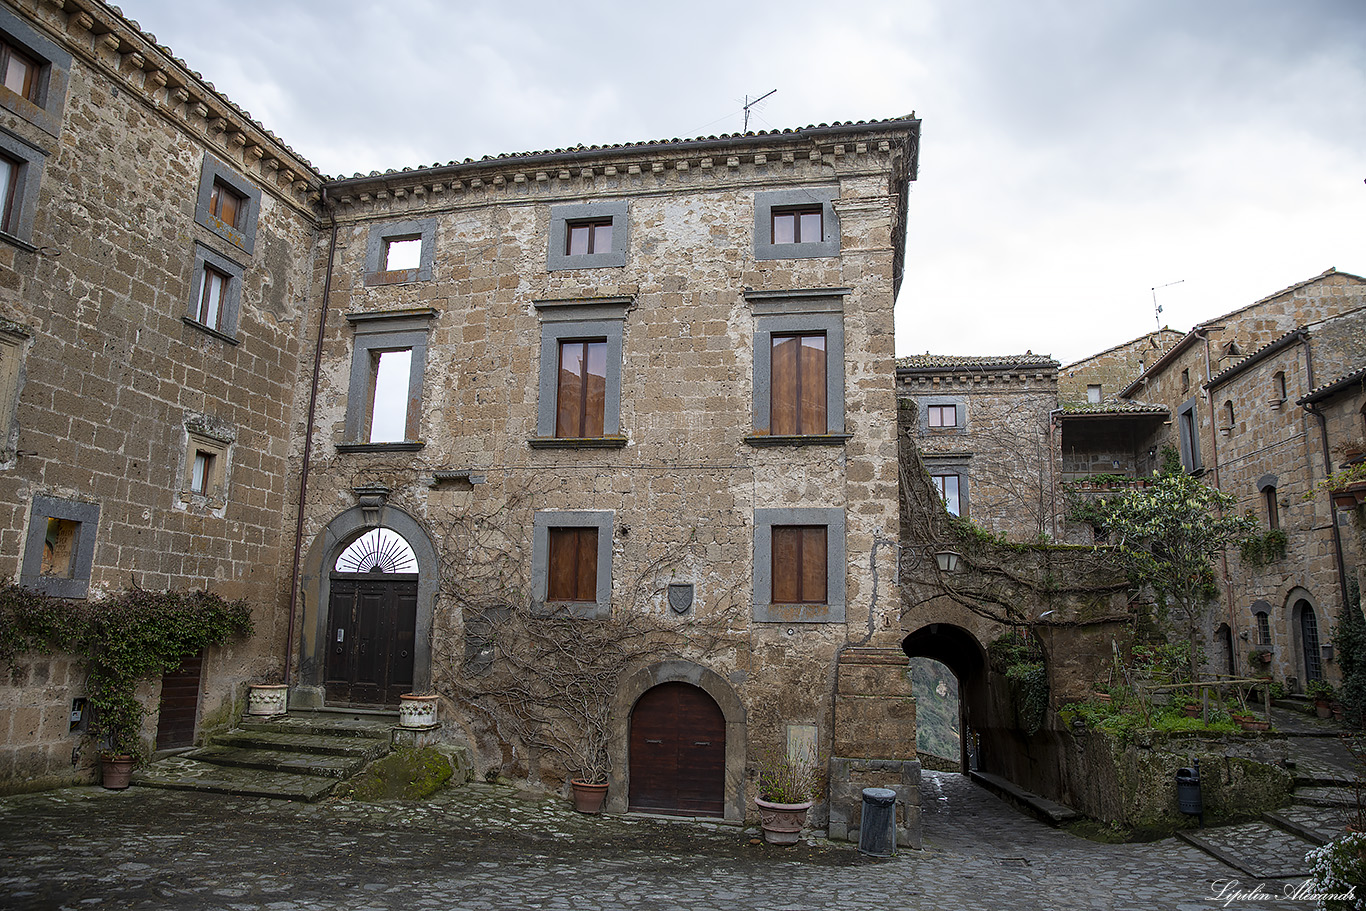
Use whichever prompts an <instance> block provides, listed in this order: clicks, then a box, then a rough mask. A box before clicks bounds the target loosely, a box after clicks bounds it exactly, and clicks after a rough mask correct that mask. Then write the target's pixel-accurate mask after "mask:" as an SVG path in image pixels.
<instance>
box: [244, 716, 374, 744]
mask: <svg viewBox="0 0 1366 911" xmlns="http://www.w3.org/2000/svg"><path fill="white" fill-rule="evenodd" d="M248 719H251V720H248ZM396 724H398V713H397V712H376V713H365V714H363V715H358V714H355V713H349V712H348V713H339V712H319V711H303V712H290V713H289V714H287V715H277V716H274V717H271V718H254V719H252V718H251V716H243V718H242V721H241V723H240V724H239V725H238V728H239V729H240V730H244V731H274V732H277V733H281V734H318V735H322V736H327V737H369V738H372V739H374V740H388V739H389V731H390V729H392V728H393V727H394V725H396Z"/></svg>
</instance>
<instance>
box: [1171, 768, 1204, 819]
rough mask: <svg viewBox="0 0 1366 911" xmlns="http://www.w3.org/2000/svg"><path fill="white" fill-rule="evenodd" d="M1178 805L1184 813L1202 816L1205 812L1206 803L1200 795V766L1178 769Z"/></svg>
mask: <svg viewBox="0 0 1366 911" xmlns="http://www.w3.org/2000/svg"><path fill="white" fill-rule="evenodd" d="M1176 807H1177V809H1179V810H1180V811H1181V812H1182V813H1189V814H1191V815H1192V816H1200V815H1202V814H1203V813H1204V812H1205V803H1204V800H1203V799H1202V798H1201V796H1200V770H1199V769H1198V768H1194V769H1190V768H1184V769H1177V770H1176Z"/></svg>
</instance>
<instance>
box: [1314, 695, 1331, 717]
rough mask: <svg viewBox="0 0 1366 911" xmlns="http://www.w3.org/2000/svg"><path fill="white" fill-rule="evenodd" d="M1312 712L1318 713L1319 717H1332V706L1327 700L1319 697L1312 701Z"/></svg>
mask: <svg viewBox="0 0 1366 911" xmlns="http://www.w3.org/2000/svg"><path fill="white" fill-rule="evenodd" d="M1314 714H1316V715H1318V716H1319V717H1320V718H1332V717H1333V708H1332V706H1330V705H1329V704H1328V703H1327V702H1325V701H1324V700H1322V699H1320V700H1318V701H1317V702H1315V703H1314Z"/></svg>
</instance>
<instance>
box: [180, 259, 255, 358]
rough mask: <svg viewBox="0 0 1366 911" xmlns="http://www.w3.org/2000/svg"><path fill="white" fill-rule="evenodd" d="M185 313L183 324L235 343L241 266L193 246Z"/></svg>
mask: <svg viewBox="0 0 1366 911" xmlns="http://www.w3.org/2000/svg"><path fill="white" fill-rule="evenodd" d="M191 282H192V284H191V288H192V289H193V291H192V293H191V296H190V304H189V308H188V312H187V313H186V314H185V322H187V323H188V324H189V325H191V326H193V327H194V328H196V329H199V330H201V331H207V332H208V333H209V334H211V335H213V336H215V337H217V338H219V339H222V340H223V341H226V342H230V343H232V344H234V345H235V344H237V338H236V336H237V323H238V317H239V315H240V311H241V302H242V267H241V266H239V265H238V264H237V263H235V262H233V261H232V260H230V259H226V258H224V257H222V256H219V255H218V254H217V253H216V252H214V251H213V250H210V249H209V248H208V247H205V246H203V245H200V244H196V245H195V250H194V267H193V271H192V279H191Z"/></svg>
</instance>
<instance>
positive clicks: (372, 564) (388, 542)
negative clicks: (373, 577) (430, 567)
mask: <svg viewBox="0 0 1366 911" xmlns="http://www.w3.org/2000/svg"><path fill="white" fill-rule="evenodd" d="M337 572H339V573H415V572H417V556H416V555H415V554H414V553H413V549H412V548H411V547H409V546H408V542H407V541H405V540H403V537H402V536H401V535H399V534H397V533H396V532H392V531H390V530H389V529H387V528H372V529H371V530H370V531H367V532H366V533H365V534H363V535H361V536H360V537H359V538H357V539H356V540H354V541H352V542H351V546H350V547H348V548H346V550H344V551H342V552H341V556H339V557H338V558H337Z"/></svg>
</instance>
